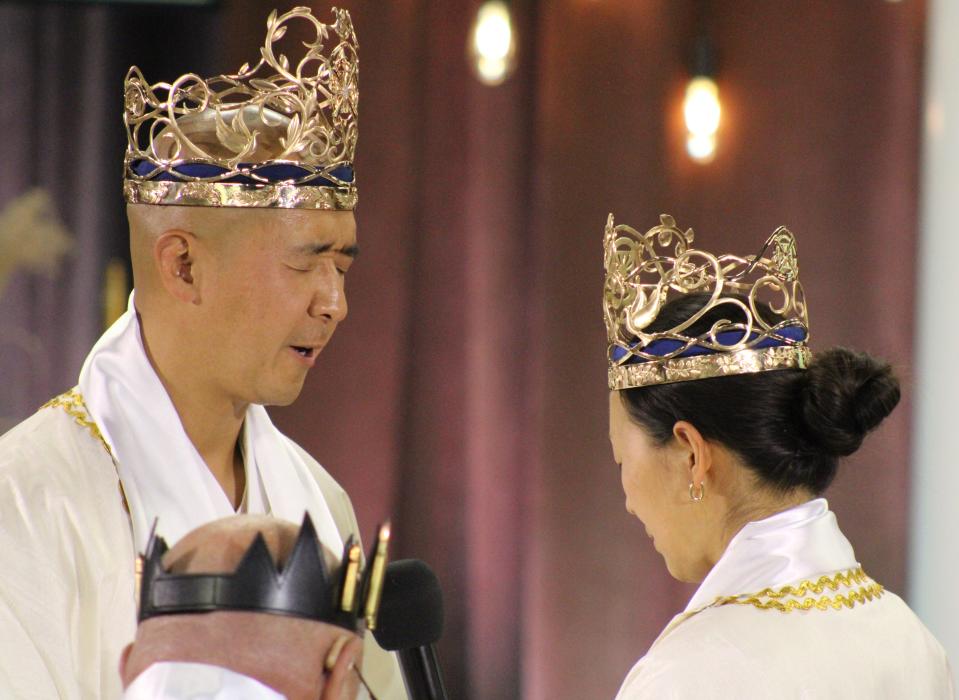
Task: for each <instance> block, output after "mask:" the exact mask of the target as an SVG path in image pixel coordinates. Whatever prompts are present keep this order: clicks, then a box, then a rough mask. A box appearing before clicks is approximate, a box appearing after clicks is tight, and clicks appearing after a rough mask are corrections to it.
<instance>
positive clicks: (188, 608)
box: [139, 513, 389, 631]
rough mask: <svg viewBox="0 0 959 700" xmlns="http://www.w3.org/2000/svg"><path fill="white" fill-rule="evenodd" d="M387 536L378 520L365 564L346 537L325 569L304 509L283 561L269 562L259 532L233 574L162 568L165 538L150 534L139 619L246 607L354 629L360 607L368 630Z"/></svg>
mask: <svg viewBox="0 0 959 700" xmlns="http://www.w3.org/2000/svg"><path fill="white" fill-rule="evenodd" d="M388 541H389V525H384V526H381V527H380V528H379V535H378V538H377V542H375V543H374V545H373V550H372V551H371V552H370V557H369V561H370V562H371V564H370V566H368V567H367V568H366V569H365V570H364V569H363V565H362V562H361V555H360V547H359V545H358V544H356V541H355V539H354V538H353V536H352V535H351V536H350V538H349V539H348V540H347V541H346V544H345V545H344V548H343V558H342V560H341V564H340V566H339V567H338V568H337V569H336V570H334V571H330V570H328V568H327V566H326V562H325V560H324V557H323V552H322V549H321V545H320V541H319V539H318V538H317V535H316V529H315V528H314V526H313V521H312V520H311V519H310V515H309V513H307V514H305V515H304V516H303V524H302V525H301V527H300V532H299V534H298V535H297V538H296V542H295V543H294V545H293V551H292V553H291V554H290V557H289V559H288V560H287V562H286V564H285V565H284V566H282V567H277V565H276V564H275V563H274V561H273V557H272V556H271V555H270V552H269V549H267V546H266V541H265V540H264V539H263V535H262V534H261V533H257V535H256V537H255V538H254V539H253V542H252V544H251V545H250V547H249V549H247V551H246V553H245V554H244V555H243V558H242V559H241V560H240V563H239V565H238V566H237V568H236V571H234V572H233V573H232V574H171V573H168V572H167V571H166V570H165V569H164V568H163V555H164V554H166V552H167V551H168V549H169V548H168V547H167V543H166V541H164V539H163V538H162V537H159V536H158V535H156V534H155V532H154V534H153V535H151V536H150V541H149V543H148V544H147V551H146V554H145V555H144V558H143V571H142V574H141V577H142V578H141V580H140V613H139V620H140V622H142V621H144V620H146V619H149V618H151V617H157V616H160V615H183V614H189V613H203V612H212V611H214V610H246V611H253V612H262V613H270V614H274V615H289V616H292V617H301V618H306V619H309V620H317V621H320V622H328V623H331V624H334V625H338V626H340V627H343V628H345V629H348V630H351V631H355V630H356V629H357V628H358V626H359V624H360V621H361V619H362V617H361V616H362V615H363V614H364V611H365V613H366V614H365V617H366V622H367V626H368V627H369V628H370V629H373V628H374V627H375V626H376V611H377V609H378V607H379V596H380V593H381V591H382V570H383V568H384V566H385V563H386V562H385V559H386V549H387V544H388ZM361 600H362V601H363V602H364V605H363V609H362V610H361V606H360V601H361ZM370 610H372V611H373V615H372V616H370V615H369V614H368V612H369V611H370ZM371 622H372V624H371Z"/></svg>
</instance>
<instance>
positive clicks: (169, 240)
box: [153, 229, 200, 304]
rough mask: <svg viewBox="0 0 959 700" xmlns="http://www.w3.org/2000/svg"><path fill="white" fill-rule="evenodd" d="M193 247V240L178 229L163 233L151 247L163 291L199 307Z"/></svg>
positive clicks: (194, 250)
mask: <svg viewBox="0 0 959 700" xmlns="http://www.w3.org/2000/svg"><path fill="white" fill-rule="evenodd" d="M196 247H197V242H196V236H195V235H194V234H192V233H190V232H189V231H183V230H181V229H170V230H169V231H164V232H163V233H161V234H160V235H159V236H158V237H157V239H156V242H155V243H154V245H153V258H154V260H155V261H156V265H157V272H158V274H159V275H160V281H161V282H162V283H163V288H164V289H166V291H167V292H168V293H169V294H170V295H171V296H173V297H174V298H176V299H179V300H180V301H182V302H185V303H187V304H199V303H200V290H199V287H198V286H197V284H196V279H195V270H194V266H193V263H194V256H195V254H196Z"/></svg>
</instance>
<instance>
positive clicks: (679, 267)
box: [603, 214, 812, 390]
mask: <svg viewBox="0 0 959 700" xmlns="http://www.w3.org/2000/svg"><path fill="white" fill-rule="evenodd" d="M693 239H694V233H693V230H692V229H686V230H685V231H684V230H682V229H681V228H679V227H678V226H677V225H676V221H675V219H673V217H671V216H669V215H668V214H663V215H662V216H660V220H659V225H658V226H654V227H653V228H651V229H649V230H648V231H646V233H643V234H641V233H639V232H638V231H637V230H636V229H633V228H631V227H629V226H625V225H622V224H620V225H617V224H616V223H615V221H614V219H613V215H612V214H610V215H609V218H608V219H607V221H606V230H605V233H604V236H603V247H604V251H605V252H604V266H605V269H606V283H605V287H604V290H603V315H604V319H605V322H606V332H607V339H608V360H609V369H608V375H609V376H608V380H609V388H610V389H614V390H617V389H630V388H635V387H642V386H649V385H653V384H667V383H672V382H679V381H689V380H693V379H707V378H710V377H720V376H727V375H733V374H746V373H752V372H763V371H767V370H778V369H792V368H799V369H803V368H805V367H806V366H808V364H809V361H810V360H811V358H812V353H811V352H810V350H809V348H808V347H807V342H808V339H809V319H808V312H807V309H806V301H805V295H804V293H803V288H802V284H801V283H800V281H799V263H798V259H797V253H796V239H795V237H794V236H793V234H792V233H791V232H790V231H789V229H787V228H786V227H784V226H781V227H779V228H778V229H776V231H774V232H773V234H772V235H771V236H770V237H769V238H768V239H767V240H766V243H765V244H764V245H763V247H762V249H761V250H760V252H759V253H758V254H756V255H750V256H745V257H740V256H736V255H731V254H723V255H714V254H712V253H708V252H706V251H703V250H698V249H696V248H693V247H692V243H693ZM692 295H695V299H697V300H700V301H701V302H702V304H701V305H699V306H697V305H696V304H693V305H692V308H691V310H690V311H688V313H686V314H684V316H685V317H684V318H682V319H680V320H678V321H677V322H676V323H675V324H674V325H672V326H671V327H669V328H661V327H660V328H658V329H657V330H652V329H653V328H656V327H657V326H662V325H663V324H662V323H660V324H656V321H657V319H658V318H659V316H660V313H661V312H662V311H663V309H664V308H665V307H666V306H667V304H669V303H672V302H673V301H674V300H677V299H680V298H681V297H684V296H687V297H690V296H692ZM723 311H726V312H727V313H725V314H724V313H723ZM707 314H709V317H710V318H718V320H716V321H715V322H713V323H712V324H711V325H710V327H709V328H708V329H707V330H706V331H705V332H701V333H693V332H692V331H691V330H690V329H691V328H692V327H693V326H694V325H695V324H696V323H697V321H700V319H702V318H703V317H704V316H706V315H707Z"/></svg>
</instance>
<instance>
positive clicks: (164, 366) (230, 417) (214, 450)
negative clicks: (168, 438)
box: [140, 317, 247, 509]
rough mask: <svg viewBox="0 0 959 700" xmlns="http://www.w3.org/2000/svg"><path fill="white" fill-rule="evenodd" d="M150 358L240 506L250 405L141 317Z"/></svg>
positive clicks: (223, 484) (216, 473)
mask: <svg viewBox="0 0 959 700" xmlns="http://www.w3.org/2000/svg"><path fill="white" fill-rule="evenodd" d="M140 330H141V334H142V338H143V346H144V348H145V349H146V354H147V359H148V360H149V361H150V364H151V365H152V367H153V370H154V371H155V372H156V373H157V376H158V377H159V378H160V382H161V383H162V384H163V388H164V389H166V392H167V394H168V395H169V397H170V400H171V401H172V402H173V407H174V408H175V409H176V412H177V415H178V416H179V417H180V423H181V424H182V425H183V429H184V431H185V432H186V434H187V437H188V438H189V439H190V442H192V443H193V446H194V447H196V450H197V452H199V453H200V457H202V458H203V461H204V462H205V463H206V466H207V468H208V469H209V470H210V473H212V474H213V477H214V478H215V479H216V480H217V483H219V484H220V488H222V489H223V492H224V493H225V494H226V497H227V498H228V499H229V500H230V503H231V504H232V505H233V508H234V509H235V508H237V507H238V506H239V504H240V501H241V500H242V498H243V492H244V490H245V487H246V483H245V481H246V478H245V471H244V467H243V457H242V453H241V451H240V447H239V439H240V431H241V430H242V428H243V419H244V417H245V416H246V409H247V404H239V403H236V402H234V401H232V400H230V399H229V398H228V397H225V396H223V395H222V393H221V392H218V391H216V390H215V388H214V387H211V386H210V385H209V384H208V383H206V382H205V381H204V378H203V377H202V376H196V372H195V371H194V367H195V365H194V363H192V362H190V361H189V358H187V357H185V356H184V354H183V352H182V349H181V350H179V351H178V350H176V349H175V348H174V347H173V346H172V344H168V343H165V342H163V337H162V334H159V333H153V332H152V330H153V329H152V326H151V327H150V329H149V330H148V329H147V327H146V326H145V325H144V323H143V318H142V317H141V318H140Z"/></svg>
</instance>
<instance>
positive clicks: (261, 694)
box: [123, 661, 286, 700]
mask: <svg viewBox="0 0 959 700" xmlns="http://www.w3.org/2000/svg"><path fill="white" fill-rule="evenodd" d="M236 698H243V699H244V700H286V696H285V695H282V694H281V693H278V692H276V691H275V690H273V689H271V688H269V687H267V686H265V685H263V684H262V683H260V682H259V681H258V680H255V679H253V678H250V677H249V676H244V675H241V674H239V673H236V672H235V671H231V670H229V669H226V668H221V667H220V666H211V665H209V664H198V663H186V662H180V661H163V662H159V663H155V664H152V665H151V666H150V667H149V668H148V669H147V670H146V671H144V672H143V673H141V674H140V675H139V676H137V677H136V678H135V679H134V681H133V682H132V683H131V684H130V686H129V687H128V688H127V689H126V691H125V692H124V693H123V700H236Z"/></svg>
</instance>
